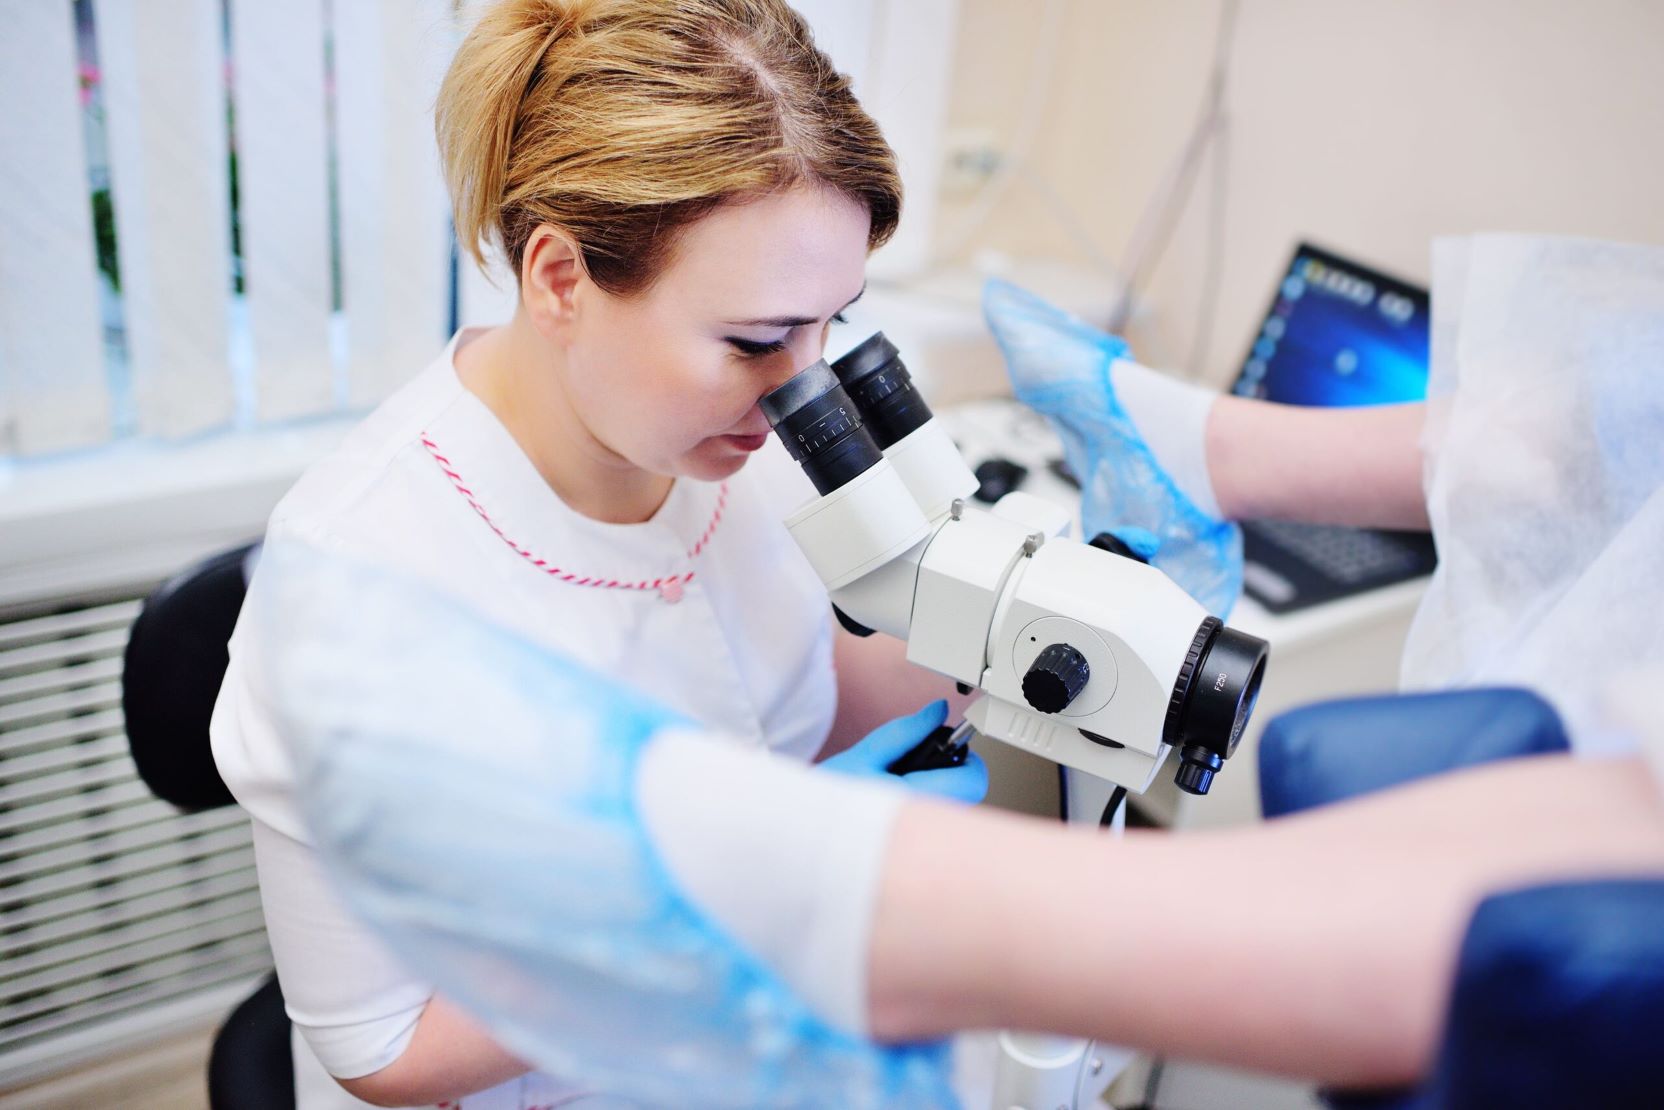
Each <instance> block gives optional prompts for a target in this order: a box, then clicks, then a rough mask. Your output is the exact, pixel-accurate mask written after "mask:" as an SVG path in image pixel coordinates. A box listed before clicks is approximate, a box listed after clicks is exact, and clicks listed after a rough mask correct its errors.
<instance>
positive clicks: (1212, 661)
mask: <svg viewBox="0 0 1664 1110" xmlns="http://www.w3.org/2000/svg"><path fill="white" fill-rule="evenodd" d="M1270 651H1271V649H1270V646H1269V645H1267V644H1266V642H1265V641H1264V640H1262V639H1260V638H1259V637H1257V636H1250V635H1248V634H1247V633H1245V632H1238V631H1237V630H1236V629H1234V628H1226V627H1225V625H1224V623H1223V622H1221V621H1220V620H1219V618H1218V617H1207V618H1206V619H1204V620H1203V621H1202V624H1201V627H1199V628H1198V629H1197V630H1196V636H1195V638H1194V639H1192V641H1191V644H1190V651H1189V653H1188V654H1187V655H1186V657H1185V661H1184V665H1183V666H1182V667H1180V668H1179V677H1178V681H1177V682H1175V683H1174V685H1173V694H1172V697H1171V699H1170V700H1169V701H1168V703H1167V724H1166V727H1165V729H1164V730H1163V735H1162V740H1163V741H1164V742H1165V743H1168V744H1172V745H1174V746H1175V747H1177V748H1178V749H1179V769H1178V772H1177V782H1178V785H1179V788H1180V789H1181V790H1185V791H1188V792H1189V793H1192V794H1206V793H1207V792H1208V788H1209V787H1210V786H1211V785H1212V784H1213V776H1214V773H1215V772H1216V771H1218V770H1219V769H1220V768H1221V767H1223V766H1224V762H1225V760H1227V759H1229V758H1230V757H1231V756H1232V755H1233V754H1235V753H1236V748H1237V745H1238V744H1240V743H1241V742H1242V731H1243V729H1244V728H1246V727H1247V724H1248V718H1249V717H1251V716H1253V713H1254V703H1255V702H1256V701H1257V700H1258V699H1259V696H1260V683H1261V682H1262V681H1263V680H1264V678H1265V661H1266V659H1267V657H1268V656H1269V655H1270Z"/></svg>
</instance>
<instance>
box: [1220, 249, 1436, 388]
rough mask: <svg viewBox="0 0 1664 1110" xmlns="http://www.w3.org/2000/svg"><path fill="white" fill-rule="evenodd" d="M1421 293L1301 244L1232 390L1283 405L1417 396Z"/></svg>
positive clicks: (1423, 312)
mask: <svg viewBox="0 0 1664 1110" xmlns="http://www.w3.org/2000/svg"><path fill="white" fill-rule="evenodd" d="M1427 336H1428V302H1427V291H1426V290H1425V289H1421V288H1419V287H1417V286H1414V285H1411V284H1409V283H1408V282H1404V281H1400V280H1398V279H1397V278H1392V277H1388V276H1386V275H1385V274H1381V273H1378V272H1376V271H1374V270H1371V269H1369V268H1368V267H1365V266H1360V265H1358V264H1357V263H1355V262H1348V261H1347V260H1346V259H1343V258H1339V257H1337V256H1336V255H1333V254H1330V253H1329V252H1327V251H1322V250H1319V249H1317V248H1316V247H1313V246H1311V245H1310V244H1306V243H1302V244H1301V245H1300V246H1299V247H1298V248H1297V249H1296V250H1295V252H1294V258H1293V260H1292V261H1291V262H1290V263H1289V266H1288V269H1287V270H1286V271H1285V272H1284V274H1283V278H1282V281H1281V283H1280V284H1279V286H1278V288H1277V294H1276V296H1275V297H1274V298H1273V299H1272V302H1271V309H1270V311H1268V312H1267V313H1266V315H1265V320H1264V322H1263V323H1261V325H1260V330H1259V334H1258V335H1256V336H1255V337H1254V343H1253V346H1252V348H1251V349H1250V350H1249V352H1248V357H1247V359H1246V360H1245V361H1244V363H1243V366H1242V372H1241V374H1240V375H1239V376H1238V377H1237V380H1236V385H1235V386H1234V387H1233V388H1232V392H1234V393H1237V394H1238V395H1240V396H1243V397H1259V398H1263V399H1265V400H1268V401H1280V402H1283V403H1285V404H1291V405H1323V406H1331V407H1333V406H1346V405H1384V404H1393V403H1396V402H1402V401H1420V400H1423V399H1424V398H1425V397H1426V396H1427V358H1428V355H1427V352H1428V338H1427Z"/></svg>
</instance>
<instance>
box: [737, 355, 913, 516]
mask: <svg viewBox="0 0 1664 1110" xmlns="http://www.w3.org/2000/svg"><path fill="white" fill-rule="evenodd" d="M758 406H759V407H760V408H761V409H762V410H763V415H764V416H766V417H768V422H769V426H770V427H771V428H773V429H774V434H775V435H777V436H779V437H780V442H781V443H784V444H785V445H786V453H787V454H789V455H791V457H792V458H794V459H796V460H797V462H798V465H799V466H801V467H802V468H803V473H805V474H807V475H808V476H809V480H810V481H811V482H813V483H814V485H815V491H816V492H817V493H820V494H823V495H824V494H828V493H831V492H832V491H833V490H835V489H838V488H839V487H840V486H842V485H844V483H846V482H848V481H850V480H851V479H852V478H855V477H858V476H859V475H861V474H864V473H865V472H866V471H867V470H868V469H869V468H870V467H872V466H873V465H874V464H875V463H877V462H878V461H879V460H880V459H882V458H883V457H884V453H883V451H881V450H880V449H879V447H878V445H877V444H876V443H874V442H873V438H872V435H871V434H870V433H869V432H868V431H867V429H866V428H865V427H863V426H862V423H861V414H860V410H859V409H858V408H857V406H856V404H855V402H854V401H852V400H850V398H849V395H848V394H847V393H845V392H844V389H843V386H841V385H839V384H838V376H837V374H835V373H833V372H832V368H831V367H830V366H828V365H827V364H826V362H825V360H824V359H823V360H821V361H819V362H816V363H814V364H813V365H811V366H808V367H806V368H805V369H803V370H800V371H798V373H797V374H796V375H794V376H793V377H791V378H788V379H787V380H786V381H785V383H784V384H782V385H780V386H779V387H778V388H776V389H773V390H771V391H770V392H768V393H766V394H764V395H763V398H762V400H760V401H759V402H758Z"/></svg>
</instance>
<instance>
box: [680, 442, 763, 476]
mask: <svg viewBox="0 0 1664 1110" xmlns="http://www.w3.org/2000/svg"><path fill="white" fill-rule="evenodd" d="M751 454H752V453H751V452H750V451H745V450H741V449H739V448H737V447H734V446H732V445H730V444H728V443H726V442H724V441H723V440H722V439H720V438H718V439H708V440H706V441H705V442H704V443H701V444H700V445H699V446H698V447H696V448H694V449H693V450H692V451H689V452H688V453H687V454H686V455H683V456H682V465H681V466H679V467H678V468H677V472H678V473H679V474H681V475H682V476H683V477H686V478H693V479H694V480H696V481H700V482H720V481H723V480H724V479H726V478H732V477H733V476H734V475H735V474H738V473H739V471H740V467H742V466H744V465H745V463H746V460H747V459H749V458H751Z"/></svg>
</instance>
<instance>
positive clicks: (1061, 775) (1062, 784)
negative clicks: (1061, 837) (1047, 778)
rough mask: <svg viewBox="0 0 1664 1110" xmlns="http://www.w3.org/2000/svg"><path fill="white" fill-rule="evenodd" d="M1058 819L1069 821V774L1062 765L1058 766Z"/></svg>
mask: <svg viewBox="0 0 1664 1110" xmlns="http://www.w3.org/2000/svg"><path fill="white" fill-rule="evenodd" d="M1057 819H1058V820H1059V821H1063V822H1065V823H1067V822H1068V820H1069V772H1068V770H1067V769H1066V768H1065V767H1064V766H1063V764H1061V763H1059V764H1058V765H1057Z"/></svg>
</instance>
